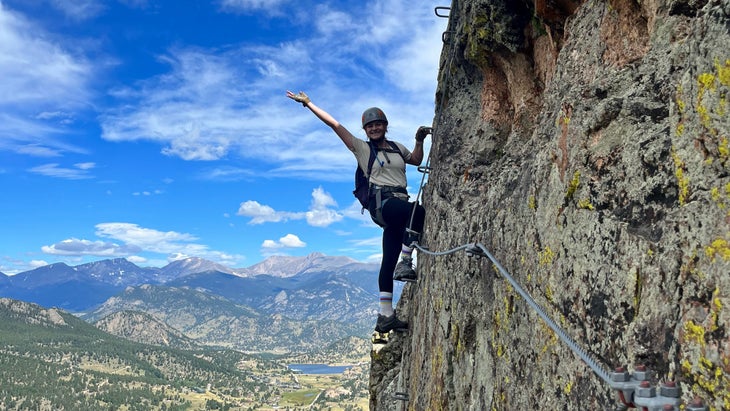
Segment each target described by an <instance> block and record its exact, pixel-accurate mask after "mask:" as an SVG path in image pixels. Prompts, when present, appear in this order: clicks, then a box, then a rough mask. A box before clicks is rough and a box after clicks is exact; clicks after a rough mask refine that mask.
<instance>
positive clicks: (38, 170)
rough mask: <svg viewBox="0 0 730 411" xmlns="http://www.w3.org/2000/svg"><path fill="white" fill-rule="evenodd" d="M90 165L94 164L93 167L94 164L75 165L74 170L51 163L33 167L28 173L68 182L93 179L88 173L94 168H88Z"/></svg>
mask: <svg viewBox="0 0 730 411" xmlns="http://www.w3.org/2000/svg"><path fill="white" fill-rule="evenodd" d="M89 164H92V167H93V164H94V163H78V164H75V165H74V168H69V167H62V166H60V165H59V164H58V163H50V164H43V165H41V166H37V167H33V168H31V169H29V170H28V171H30V172H32V173H35V174H40V175H44V176H48V177H57V178H63V179H67V180H83V179H87V178H92V177H93V176H92V175H90V174H89V172H88V171H89V169H90V168H92V167H88V165H89Z"/></svg>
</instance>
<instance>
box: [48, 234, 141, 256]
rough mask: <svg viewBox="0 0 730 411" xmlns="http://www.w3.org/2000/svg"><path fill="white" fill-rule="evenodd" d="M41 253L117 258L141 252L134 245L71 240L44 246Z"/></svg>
mask: <svg viewBox="0 0 730 411" xmlns="http://www.w3.org/2000/svg"><path fill="white" fill-rule="evenodd" d="M41 251H43V252H44V253H46V254H53V255H76V256H78V255H93V256H98V257H117V256H126V255H132V254H135V253H138V252H140V251H142V249H141V248H139V247H137V246H134V245H119V244H115V243H108V242H104V241H89V240H79V239H76V238H71V239H68V240H63V241H60V242H58V243H56V244H52V245H45V246H43V247H41Z"/></svg>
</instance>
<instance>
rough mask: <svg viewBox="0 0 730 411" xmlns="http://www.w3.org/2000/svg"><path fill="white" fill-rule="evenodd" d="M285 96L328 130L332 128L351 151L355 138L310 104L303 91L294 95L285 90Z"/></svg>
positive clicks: (328, 115) (333, 119) (330, 117)
mask: <svg viewBox="0 0 730 411" xmlns="http://www.w3.org/2000/svg"><path fill="white" fill-rule="evenodd" d="M286 96H287V97H289V98H290V99H292V100H294V101H296V102H298V103H302V105H303V106H304V107H306V108H308V109H309V110H311V111H312V113H314V115H315V116H317V118H319V119H320V120H322V122H323V123H325V124H327V125H328V126H330V128H332V130H334V132H335V134H337V136H338V137H340V139H341V140H342V142H343V143H345V145H346V146H347V148H348V149H350V150H352V147H353V140H355V138H356V137H355V136H354V135H352V133H350V131H349V130H348V129H346V128H345V126H343V125H342V124H340V122H339V121H337V120H335V118H334V117H332V116H331V115H330V114H329V113H328V112H326V111H324V110H323V109H322V108H320V107H318V106H317V105H316V104H314V103H312V101H311V100H310V99H309V96H307V95H306V94H305V93H304V92H303V91H300V92H299V93H296V94H295V93H293V92H291V91H288V90H287V92H286Z"/></svg>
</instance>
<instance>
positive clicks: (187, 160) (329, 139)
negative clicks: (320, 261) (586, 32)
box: [0, 0, 449, 274]
mask: <svg viewBox="0 0 730 411" xmlns="http://www.w3.org/2000/svg"><path fill="white" fill-rule="evenodd" d="M448 5H449V4H448V3H433V4H431V3H429V2H422V1H417V0H408V1H401V0H374V1H362V0H353V1H344V0H343V1H329V2H322V1H317V2H315V1H301V0H196V1H179V0H176V1H172V0H105V1H102V0H0V78H2V81H0V187H1V188H2V193H3V194H2V200H0V216H2V221H3V222H2V223H1V224H0V272H3V273H5V274H15V273H18V272H22V271H26V270H30V269H33V268H36V267H39V266H43V265H46V264H50V263H55V262H66V263H67V264H69V265H77V264H83V263H85V262H89V261H96V260H100V259H105V258H116V257H124V258H127V259H129V260H130V261H132V262H134V263H135V264H138V265H140V266H158V267H159V266H163V265H165V264H167V263H168V262H170V261H172V260H175V259H179V258H184V257H190V256H195V257H202V258H205V259H209V260H212V261H215V262H218V263H222V264H225V265H227V266H230V267H247V266H250V265H253V264H255V263H257V262H259V261H261V260H262V259H264V258H266V257H267V256H270V255H293V256H297V255H307V254H309V253H312V252H322V253H325V254H327V255H346V256H350V257H352V258H355V259H358V260H361V261H377V260H379V257H380V234H381V230H380V229H379V228H378V227H377V226H375V225H374V224H373V223H372V222H370V220H369V218H367V217H366V216H362V215H361V214H360V206H359V204H357V203H356V201H355V199H354V197H353V196H352V189H353V175H354V168H355V166H356V163H355V159H354V157H353V155H352V154H351V153H350V152H349V151H348V150H347V149H346V148H345V146H344V145H343V144H342V142H341V141H340V140H339V139H338V138H337V136H336V135H335V134H334V133H333V132H332V131H331V129H329V128H328V127H327V126H325V125H324V124H323V123H321V122H319V120H317V119H316V118H315V117H314V115H312V114H311V112H309V111H308V110H306V109H304V108H302V106H301V105H299V104H297V103H295V102H293V101H291V100H289V99H288V98H286V96H285V92H286V90H287V89H290V90H293V91H300V90H304V91H306V92H307V94H309V96H310V97H311V99H312V101H313V102H315V103H316V104H318V105H319V106H320V107H323V108H325V109H326V110H327V111H329V112H330V113H331V114H332V115H333V116H334V117H335V118H337V119H338V120H339V121H340V122H341V123H343V124H344V125H345V126H346V127H348V128H349V129H350V131H352V132H353V134H355V135H357V136H360V137H361V138H365V135H364V132H363V131H362V130H361V128H360V115H361V113H362V111H363V110H364V109H366V108H368V107H371V106H379V107H381V108H382V109H383V110H384V111H385V113H386V114H387V116H388V118H389V121H390V124H389V133H388V136H389V138H391V139H393V140H396V141H401V142H403V143H404V144H406V145H407V146H408V147H409V148H412V147H413V135H414V133H415V130H416V128H417V127H418V126H420V125H431V123H432V121H433V118H434V110H435V109H434V93H435V89H436V83H437V72H438V64H439V55H440V53H441V48H442V43H441V33H442V32H443V31H444V30H445V29H446V24H447V20H446V19H443V18H439V17H437V16H435V15H434V12H433V10H434V7H437V6H448ZM426 143H427V144H426V150H428V149H429V148H430V140H427V142H426ZM426 154H428V151H427V153H426ZM408 177H409V190H410V191H411V193H413V194H415V193H416V192H417V191H418V187H419V185H420V182H421V177H422V175H421V174H420V173H418V172H417V171H416V169H415V168H414V167H411V166H409V169H408Z"/></svg>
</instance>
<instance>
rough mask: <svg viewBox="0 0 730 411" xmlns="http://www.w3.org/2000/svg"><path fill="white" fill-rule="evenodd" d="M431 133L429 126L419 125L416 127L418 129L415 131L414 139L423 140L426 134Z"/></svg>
mask: <svg viewBox="0 0 730 411" xmlns="http://www.w3.org/2000/svg"><path fill="white" fill-rule="evenodd" d="M431 133H433V129H432V128H431V127H426V126H421V127H418V130H417V131H416V141H423V140H425V139H426V136H427V135H429V134H431Z"/></svg>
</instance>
